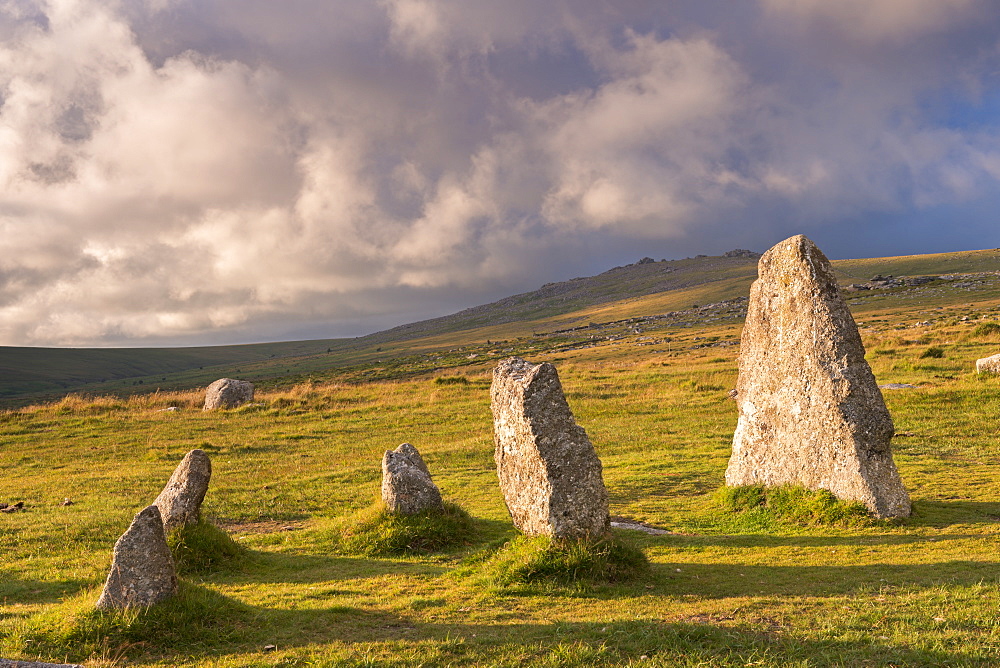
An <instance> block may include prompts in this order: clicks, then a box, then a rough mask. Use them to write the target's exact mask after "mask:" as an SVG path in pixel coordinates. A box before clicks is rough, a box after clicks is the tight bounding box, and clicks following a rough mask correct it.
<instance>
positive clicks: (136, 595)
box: [97, 506, 177, 610]
mask: <svg viewBox="0 0 1000 668" xmlns="http://www.w3.org/2000/svg"><path fill="white" fill-rule="evenodd" d="M176 593H177V574H176V572H175V570H174V559H173V556H171V554H170V548H169V547H167V539H166V535H165V534H164V533H163V521H162V520H161V519H160V510H159V508H157V507H156V506H147V507H146V508H144V509H143V510H142V511H140V512H139V514H138V515H136V516H135V519H133V520H132V524H131V525H130V526H129V528H128V530H127V531H126V532H125V533H124V534H122V537H121V538H119V539H118V542H116V543H115V550H114V557H113V559H112V561H111V571H110V572H109V573H108V579H107V580H106V581H105V583H104V591H103V592H101V597H100V599H98V601H97V607H98V608H101V609H105V610H110V609H123V608H131V607H145V606H150V605H154V604H156V603H159V602H161V601H164V600H166V599H168V598H170V597H171V596H173V595H174V594H176Z"/></svg>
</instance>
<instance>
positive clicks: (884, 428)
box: [726, 235, 910, 518]
mask: <svg viewBox="0 0 1000 668" xmlns="http://www.w3.org/2000/svg"><path fill="white" fill-rule="evenodd" d="M739 367H740V371H739V379H738V380H737V383H736V401H737V404H738V406H739V421H738V423H737V426H736V433H735V434H734V436H733V454H732V457H731V458H730V460H729V467H728V469H727V470H726V484H727V485H734V486H735V485H753V484H763V485H768V486H773V485H782V484H797V485H803V486H805V487H807V488H810V489H821V488H822V489H827V490H829V491H830V492H832V493H833V494H834V495H835V496H837V497H838V498H840V499H844V500H852V501H860V502H862V503H864V504H865V505H866V506H867V507H868V509H869V510H870V511H871V512H872V513H873V514H874V515H875V516H877V517H882V518H885V517H905V516H907V515H909V514H910V498H909V496H908V495H907V493H906V490H905V489H903V484H902V482H901V481H900V479H899V473H898V472H897V471H896V465H895V463H894V462H893V460H892V451H891V450H890V445H889V441H890V439H891V438H892V435H893V425H892V418H891V417H890V416H889V411H888V409H886V407H885V402H884V401H883V399H882V393H881V392H880V391H879V388H878V385H877V384H876V382H875V377H874V376H873V375H872V372H871V368H870V367H869V366H868V363H867V362H866V361H865V349H864V346H863V345H862V343H861V336H860V335H859V334H858V328H857V325H855V323H854V318H852V317H851V313H850V311H849V310H848V308H847V305H846V304H845V303H844V300H843V299H842V298H841V296H840V292H839V291H838V289H837V281H836V279H835V278H834V275H833V271H832V269H831V267H830V262H829V260H827V259H826V257H825V256H824V255H823V253H822V252H820V250H819V249H818V248H817V247H816V245H815V244H813V242H812V241H810V240H809V239H807V238H806V237H804V236H802V235H798V236H794V237H792V238H790V239H786V240H785V241H782V242H781V243H779V244H777V245H776V246H774V247H773V248H771V249H770V250H769V251H767V252H766V253H765V254H764V255H763V257H761V259H760V262H759V264H758V278H757V280H756V281H755V282H754V284H753V286H752V287H751V288H750V303H749V306H748V310H747V317H746V325H745V326H744V328H743V336H742V339H741V341H740V362H739Z"/></svg>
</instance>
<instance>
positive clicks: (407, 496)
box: [382, 443, 444, 515]
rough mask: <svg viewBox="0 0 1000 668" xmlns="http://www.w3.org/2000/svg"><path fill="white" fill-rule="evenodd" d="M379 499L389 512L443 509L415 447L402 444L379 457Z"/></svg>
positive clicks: (438, 491)
mask: <svg viewBox="0 0 1000 668" xmlns="http://www.w3.org/2000/svg"><path fill="white" fill-rule="evenodd" d="M382 501H383V502H384V503H385V507H386V508H387V509H388V510H389V512H393V513H398V514H400V515H413V514H415V513H419V512H421V511H423V510H439V511H440V510H444V505H443V503H442V501H441V492H440V490H438V488H437V485H435V484H434V481H433V480H431V474H430V472H429V471H428V470H427V465H426V464H424V460H423V458H422V457H421V456H420V453H419V452H417V449H416V448H415V447H413V446H412V445H410V444H409V443H403V444H402V445H401V446H399V447H398V448H396V449H395V450H391V451H386V453H385V456H384V457H382Z"/></svg>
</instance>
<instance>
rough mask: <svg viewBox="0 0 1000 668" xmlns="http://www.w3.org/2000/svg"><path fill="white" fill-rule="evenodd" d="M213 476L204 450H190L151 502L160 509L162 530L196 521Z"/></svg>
mask: <svg viewBox="0 0 1000 668" xmlns="http://www.w3.org/2000/svg"><path fill="white" fill-rule="evenodd" d="M211 477H212V462H211V461H210V460H209V458H208V455H207V454H206V453H205V451H204V450H197V449H195V450H192V451H191V452H189V453H187V454H186V455H184V459H182V460H181V463H180V464H178V465H177V468H176V469H174V473H173V475H171V476H170V480H168V481H167V485H166V487H164V488H163V491H162V492H160V495H159V496H158V497H156V500H155V501H153V505H154V506H156V507H157V508H159V509H160V517H161V518H162V520H163V530H164V531H165V532H166V533H170V532H171V531H172V530H174V529H176V528H177V527H181V526H184V525H185V524H197V523H198V519H199V518H200V517H201V503H202V501H204V500H205V493H206V492H207V491H208V482H209V480H210V479H211Z"/></svg>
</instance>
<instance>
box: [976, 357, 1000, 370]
mask: <svg viewBox="0 0 1000 668" xmlns="http://www.w3.org/2000/svg"><path fill="white" fill-rule="evenodd" d="M976 373H1000V354H997V355H990V356H989V357H984V358H983V359H981V360H976Z"/></svg>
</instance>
